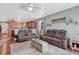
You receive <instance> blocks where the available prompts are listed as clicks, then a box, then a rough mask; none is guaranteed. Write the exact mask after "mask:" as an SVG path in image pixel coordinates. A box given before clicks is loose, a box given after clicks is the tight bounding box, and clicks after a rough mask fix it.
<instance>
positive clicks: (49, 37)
mask: <svg viewBox="0 0 79 59" xmlns="http://www.w3.org/2000/svg"><path fill="white" fill-rule="evenodd" d="M66 33H67V32H66V31H65V30H56V29H53V30H50V29H49V30H47V33H46V34H44V35H41V36H40V39H41V40H43V41H46V42H48V43H49V44H52V45H54V46H57V47H60V48H64V49H66V48H67V38H66Z"/></svg>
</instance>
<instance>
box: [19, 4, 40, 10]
mask: <svg viewBox="0 0 79 59" xmlns="http://www.w3.org/2000/svg"><path fill="white" fill-rule="evenodd" d="M20 8H21V9H22V10H27V11H34V10H36V9H40V8H39V7H38V6H36V4H35V3H26V4H25V3H24V4H21V5H20Z"/></svg>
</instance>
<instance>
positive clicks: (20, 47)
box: [11, 41, 73, 55]
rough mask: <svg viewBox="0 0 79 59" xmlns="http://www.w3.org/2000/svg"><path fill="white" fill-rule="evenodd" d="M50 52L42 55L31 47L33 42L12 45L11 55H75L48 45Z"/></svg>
mask: <svg viewBox="0 0 79 59" xmlns="http://www.w3.org/2000/svg"><path fill="white" fill-rule="evenodd" d="M48 45H49V46H48V52H46V53H41V52H39V51H37V50H36V49H35V48H33V47H32V46H31V42H30V41H27V42H22V43H15V44H12V45H11V55H73V53H71V52H69V51H67V50H64V49H61V48H58V47H55V46H53V45H50V44H48Z"/></svg>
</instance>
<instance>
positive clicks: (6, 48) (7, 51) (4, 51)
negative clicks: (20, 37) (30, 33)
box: [0, 39, 16, 55]
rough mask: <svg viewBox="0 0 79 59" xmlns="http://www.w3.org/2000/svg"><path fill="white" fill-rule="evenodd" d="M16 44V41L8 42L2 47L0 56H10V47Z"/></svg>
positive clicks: (0, 47)
mask: <svg viewBox="0 0 79 59" xmlns="http://www.w3.org/2000/svg"><path fill="white" fill-rule="evenodd" d="M14 43H16V41H14V40H11V39H10V40H8V41H7V42H6V43H5V44H3V45H1V46H0V55H10V45H11V44H14Z"/></svg>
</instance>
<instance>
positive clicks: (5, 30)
mask: <svg viewBox="0 0 79 59" xmlns="http://www.w3.org/2000/svg"><path fill="white" fill-rule="evenodd" d="M1 27H2V31H1V32H2V38H8V35H9V23H8V22H2V23H1Z"/></svg>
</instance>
